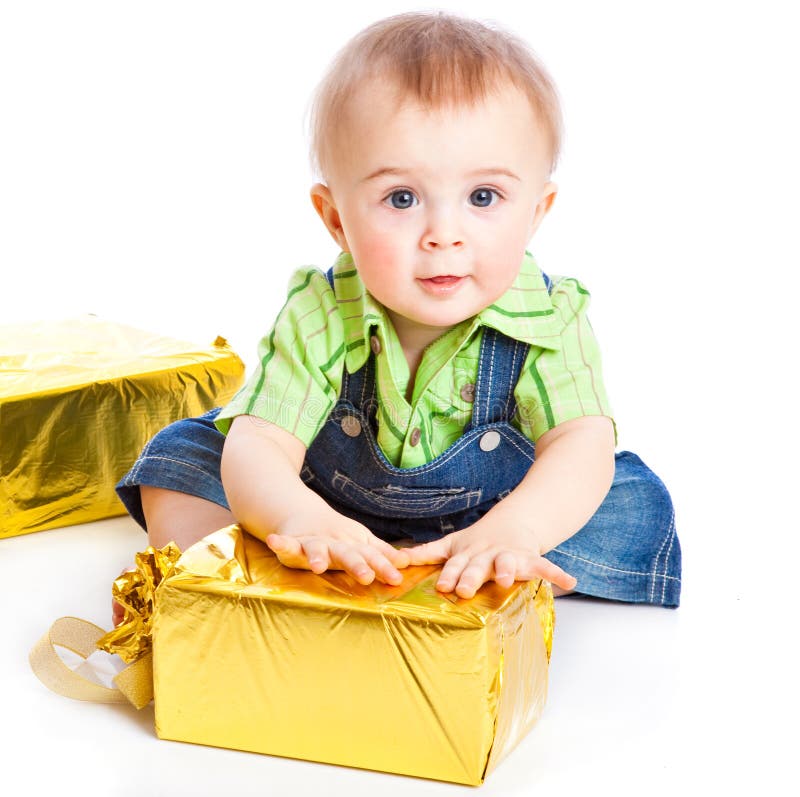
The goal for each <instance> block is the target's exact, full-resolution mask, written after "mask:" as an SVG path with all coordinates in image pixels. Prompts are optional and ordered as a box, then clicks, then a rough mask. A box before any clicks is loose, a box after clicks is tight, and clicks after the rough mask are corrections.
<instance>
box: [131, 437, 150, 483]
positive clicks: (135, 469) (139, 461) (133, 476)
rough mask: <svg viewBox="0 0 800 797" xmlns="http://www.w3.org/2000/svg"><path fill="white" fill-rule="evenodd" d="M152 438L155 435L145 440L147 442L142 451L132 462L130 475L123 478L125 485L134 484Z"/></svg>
mask: <svg viewBox="0 0 800 797" xmlns="http://www.w3.org/2000/svg"><path fill="white" fill-rule="evenodd" d="M153 440H155V435H153V437H151V438H150V439H149V440H148V441H147V444H146V445H145V447H144V448H143V449H142V453H141V454H139V459H137V460H136V462H135V463H134V466H133V470H132V471H131V475H130V477H129V478H128V479H126V480H125V485H126V486H132V485H134V484H136V477H137V476H138V475H139V470H140V468H141V467H142V461H143V460H144V458H145V457H146V456H147V452H148V451H149V450H150V446H151V445H152V443H153Z"/></svg>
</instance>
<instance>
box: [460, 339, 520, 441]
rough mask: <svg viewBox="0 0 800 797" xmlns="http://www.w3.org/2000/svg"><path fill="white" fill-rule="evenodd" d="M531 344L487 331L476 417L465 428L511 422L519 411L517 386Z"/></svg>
mask: <svg viewBox="0 0 800 797" xmlns="http://www.w3.org/2000/svg"><path fill="white" fill-rule="evenodd" d="M527 354H528V344H527V343H524V342H523V341H521V340H516V339H515V338H510V337H508V336H507V335H504V334H503V333H502V332H498V330H496V329H493V328H492V327H484V328H483V337H482V339H481V349H480V355H479V356H478V377H477V379H476V382H475V399H474V402H473V405H472V418H471V419H470V422H469V423H468V424H467V426H466V428H465V429H464V431H465V432H468V431H471V430H472V429H474V428H475V427H477V426H482V425H484V424H487V423H496V422H498V421H509V420H511V417H512V416H513V414H514V411H515V410H516V407H517V404H516V401H515V399H514V387H515V386H516V384H517V382H518V381H519V375H520V372H521V371H522V364H523V363H524V362H525V357H526V356H527Z"/></svg>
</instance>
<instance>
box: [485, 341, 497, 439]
mask: <svg viewBox="0 0 800 797" xmlns="http://www.w3.org/2000/svg"><path fill="white" fill-rule="evenodd" d="M492 331H493V332H494V330H492ZM496 343H497V335H496V334H493V335H492V353H491V354H490V355H489V390H488V391H487V396H488V401H487V402H486V419H485V420H484V423H491V418H490V417H489V411H490V410H491V408H492V396H493V395H494V348H495V344H496Z"/></svg>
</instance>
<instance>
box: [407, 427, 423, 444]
mask: <svg viewBox="0 0 800 797" xmlns="http://www.w3.org/2000/svg"><path fill="white" fill-rule="evenodd" d="M420 437H422V432H420V430H419V426H415V427H414V428H413V429H412V430H411V437H410V438H409V440H408V442H409V443H411V445H412V446H415V445H416V444H417V443H419V439H420Z"/></svg>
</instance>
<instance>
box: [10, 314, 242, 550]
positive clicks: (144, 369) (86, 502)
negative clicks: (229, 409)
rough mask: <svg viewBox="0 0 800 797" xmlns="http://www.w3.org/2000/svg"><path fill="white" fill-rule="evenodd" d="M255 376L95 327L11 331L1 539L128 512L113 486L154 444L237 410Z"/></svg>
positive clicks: (209, 351)
mask: <svg viewBox="0 0 800 797" xmlns="http://www.w3.org/2000/svg"><path fill="white" fill-rule="evenodd" d="M243 378H244V365H243V363H242V361H241V360H240V359H239V358H238V357H237V356H236V355H235V354H234V353H233V352H232V351H231V349H230V348H229V347H228V346H227V344H226V343H225V341H224V339H222V338H218V339H217V341H216V342H215V344H213V345H211V346H208V347H206V348H203V347H200V348H198V347H196V346H194V345H193V344H191V343H186V342H184V341H180V340H175V339H172V338H166V337H161V336H158V335H153V334H150V333H148V332H143V331H141V330H138V329H133V328H131V327H127V326H123V325H120V324H115V323H112V322H109V321H103V320H101V319H99V318H96V317H94V316H87V317H85V318H82V319H77V320H72V321H57V322H42V323H36V324H18V325H12V326H0V538H2V537H10V536H14V535H17V534H28V533H30V532H34V531H42V530H44V529H50V528H55V527H57V526H67V525H71V524H74V523H85V522H88V521H92V520H98V519H100V518H104V517H110V516H112V515H120V514H124V512H125V510H124V507H123V506H122V504H121V503H120V501H119V500H118V498H117V496H116V493H115V492H114V485H115V484H116V482H117V481H118V480H119V479H120V477H122V476H123V474H124V473H125V472H126V471H127V470H128V469H129V468H130V466H131V465H132V464H133V462H134V461H135V459H136V457H137V456H138V454H139V452H140V451H141V449H142V447H143V446H144V444H145V443H146V442H147V440H148V439H149V438H150V437H151V436H152V435H154V434H155V433H156V432H157V431H158V430H159V429H161V428H162V427H164V426H166V425H167V424H169V423H171V422H172V421H174V420H177V419H178V418H186V417H190V416H192V415H199V414H201V413H203V412H205V411H206V410H209V409H211V408H212V407H214V406H216V405H219V404H223V403H226V402H227V401H228V400H229V399H230V398H231V397H232V396H233V394H234V393H235V392H236V390H237V389H238V388H239V386H240V385H241V384H242V381H243Z"/></svg>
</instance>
